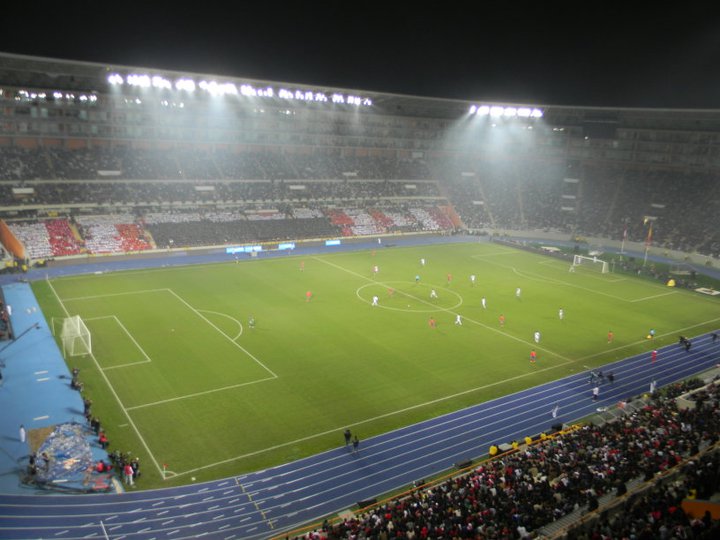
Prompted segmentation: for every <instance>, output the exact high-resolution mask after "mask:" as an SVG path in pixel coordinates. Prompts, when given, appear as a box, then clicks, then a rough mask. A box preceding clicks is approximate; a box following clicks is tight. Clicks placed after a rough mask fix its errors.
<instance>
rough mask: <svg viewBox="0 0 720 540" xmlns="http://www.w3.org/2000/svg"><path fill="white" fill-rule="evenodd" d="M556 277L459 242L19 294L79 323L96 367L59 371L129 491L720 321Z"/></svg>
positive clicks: (255, 462) (482, 395)
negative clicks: (132, 477) (121, 466)
mask: <svg viewBox="0 0 720 540" xmlns="http://www.w3.org/2000/svg"><path fill="white" fill-rule="evenodd" d="M421 258H424V259H425V260H426V265H425V266H421V262H420V260H421ZM301 263H303V264H302V267H303V268H302V269H301ZM376 265H377V267H378V272H377V274H375V273H374V272H373V267H374V266H376ZM568 269H569V264H568V263H566V262H563V261H561V260H558V259H554V258H549V257H543V256H539V255H533V254H530V253H526V252H522V251H517V250H514V249H511V248H507V247H504V246H498V245H493V244H487V243H473V244H449V245H437V246H424V247H414V248H382V249H378V250H376V251H373V252H371V251H363V252H351V253H337V254H327V255H321V256H305V257H300V256H287V257H282V258H274V259H268V260H257V261H247V262H242V263H239V264H236V263H233V262H231V263H225V264H215V265H204V266H188V267H182V268H175V269H170V268H159V269H154V270H145V271H131V272H118V273H110V274H103V275H89V276H77V277H68V278H60V279H55V280H52V281H50V282H48V281H40V282H36V283H35V284H34V285H33V288H34V290H35V294H36V295H37V297H38V299H39V301H40V303H41V306H42V308H43V311H44V313H45V315H46V317H47V318H48V320H49V321H51V320H52V318H55V319H58V318H62V317H65V316H67V315H68V314H70V315H76V314H77V315H80V316H81V317H82V318H83V319H84V320H85V321H86V324H87V326H88V328H89V329H90V331H91V333H92V337H93V355H91V356H90V355H88V356H81V357H74V358H71V359H69V360H68V364H69V366H70V367H74V366H77V367H79V368H80V370H81V379H82V380H83V381H84V383H85V389H86V393H87V394H88V395H89V397H90V398H91V399H92V400H93V402H94V405H93V412H94V413H95V414H96V415H97V416H98V417H99V418H100V419H101V421H102V422H103V425H104V427H105V429H106V431H107V432H108V435H109V438H110V441H111V449H114V448H118V449H120V450H125V451H131V452H132V453H133V454H135V455H138V456H140V458H141V463H142V470H143V473H144V477H143V480H142V482H141V485H142V487H159V486H168V485H175V484H178V483H187V482H190V481H191V478H196V479H197V481H200V480H207V479H210V478H218V477H222V476H228V475H232V474H238V473H241V472H245V471H249V470H255V469H258V468H262V467H267V466H272V465H277V464H279V463H283V462H286V461H290V460H294V459H298V458H301V457H304V456H307V455H310V454H312V453H315V452H318V451H322V450H326V449H328V448H332V447H334V446H337V445H339V444H342V431H343V430H344V429H345V428H346V427H351V429H352V430H353V432H354V433H357V434H358V435H359V436H360V438H368V437H370V436H373V435H376V434H379V433H382V432H385V431H388V430H391V429H394V428H399V427H401V426H404V425H407V424H409V423H412V422H417V421H420V420H423V419H427V418H430V417H433V416H437V415H439V414H442V413H446V412H449V411H453V410H456V409H458V408H461V407H464V406H468V405H472V404H475V403H478V402H481V401H484V400H488V399H492V398H494V397H497V396H499V395H504V394H507V393H510V392H514V391H517V390H520V389H522V388H526V387H530V386H533V385H537V384H539V383H542V382H544V381H547V380H551V379H556V378H560V377H563V376H566V375H568V374H570V373H572V372H577V371H582V370H584V369H586V368H585V366H597V365H601V364H603V363H606V362H609V361H611V360H614V359H617V358H623V357H626V356H628V355H631V354H636V353H639V352H642V351H647V350H649V349H650V348H652V347H653V346H659V345H661V344H667V343H670V342H674V341H676V339H677V335H678V334H679V333H680V332H683V333H685V334H686V335H695V334H698V333H701V332H704V331H708V330H710V329H714V328H717V327H718V321H719V320H720V317H719V316H718V302H717V301H716V300H714V299H711V298H708V297H705V296H702V295H699V294H697V293H694V292H689V291H684V290H676V289H672V288H668V287H664V286H663V285H662V284H660V283H655V282H649V281H643V280H638V279H634V278H629V277H626V276H620V275H617V274H604V275H603V274H601V273H600V272H599V266H596V267H580V268H578V270H577V271H576V272H568ZM448 274H452V280H448ZM472 274H475V275H476V276H477V279H476V283H475V284H474V285H473V284H472V283H471V280H470V276H471V275H472ZM416 275H419V276H420V280H419V282H416ZM518 287H520V288H521V290H522V293H521V295H520V297H519V298H518V297H517V296H516V288H518ZM432 289H434V290H435V291H436V293H437V298H431V290H432ZM307 291H311V292H312V297H311V299H310V301H308V300H307V297H306V293H307ZM373 296H377V297H378V304H379V305H378V306H377V307H373V306H371V302H372V298H373ZM482 297H485V298H486V301H487V309H483V307H482V306H481V298H482ZM561 308H562V309H563V310H564V319H563V320H560V318H559V315H558V311H559V309H561ZM457 314H459V315H461V317H462V325H456V324H455V319H456V315H457ZM501 314H502V315H504V316H505V324H504V326H502V327H501V326H500V323H499V317H500V315H501ZM251 317H253V318H254V319H255V321H256V324H255V327H254V328H250V327H249V324H248V322H249V320H250V318H251ZM431 317H432V318H433V319H434V320H435V321H436V323H437V327H436V328H431V327H430V325H429V324H428V323H429V319H430V318H431ZM650 328H654V329H655V330H656V332H657V335H658V337H657V338H656V339H655V342H654V343H652V344H651V343H649V342H648V341H647V340H646V339H645V336H646V334H647V333H648V330H649V329H650ZM609 330H612V331H613V332H614V335H615V339H614V341H613V342H612V343H608V342H607V333H608V331H609ZM535 331H539V332H540V333H541V340H540V343H539V344H536V343H535V342H534V340H533V334H534V332H535ZM532 349H535V350H536V351H537V353H538V362H537V364H535V365H531V364H530V362H529V354H530V351H531V350H532Z"/></svg>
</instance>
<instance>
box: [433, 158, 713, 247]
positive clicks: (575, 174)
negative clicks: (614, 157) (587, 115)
mask: <svg viewBox="0 0 720 540" xmlns="http://www.w3.org/2000/svg"><path fill="white" fill-rule="evenodd" d="M445 165H446V167H447V170H448V171H449V173H450V174H449V176H448V177H447V178H449V179H450V180H449V181H448V182H447V183H446V184H445V186H446V188H447V190H448V193H449V197H450V199H451V201H452V202H453V204H454V205H455V208H456V210H457V211H458V213H459V214H460V215H461V216H462V218H463V222H464V223H465V225H466V227H468V228H471V229H487V230H497V229H500V230H520V229H544V230H555V231H558V232H563V233H567V234H575V235H580V236H599V237H606V238H611V239H615V240H621V239H622V238H623V235H624V233H625V231H627V238H628V239H629V240H632V241H637V242H643V241H646V240H647V238H648V236H649V235H650V232H649V224H650V223H652V224H653V230H652V234H651V235H650V236H651V241H652V245H655V246H663V247H665V248H667V249H677V250H682V251H686V252H694V251H697V252H699V253H702V254H706V255H713V256H716V257H717V256H720V198H719V197H717V196H716V193H717V188H716V183H717V181H716V178H715V176H713V175H712V174H708V173H697V172H693V173H691V172H681V171H661V170H641V169H630V168H626V167H619V166H613V165H607V164H598V163H594V164H586V165H584V166H582V167H576V168H567V167H566V166H565V164H564V163H563V164H560V163H553V162H543V161H539V160H538V161H536V162H522V161H519V162H513V163H483V164H477V163H476V164H472V163H463V164H462V166H461V164H459V163H446V164H445Z"/></svg>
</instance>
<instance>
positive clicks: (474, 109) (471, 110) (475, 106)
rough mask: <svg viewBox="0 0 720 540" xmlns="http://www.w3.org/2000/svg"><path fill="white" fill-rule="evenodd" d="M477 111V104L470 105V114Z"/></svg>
mask: <svg viewBox="0 0 720 540" xmlns="http://www.w3.org/2000/svg"><path fill="white" fill-rule="evenodd" d="M476 112H477V105H472V106H471V107H470V114H475V113H476Z"/></svg>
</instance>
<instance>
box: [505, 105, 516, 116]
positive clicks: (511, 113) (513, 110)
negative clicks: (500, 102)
mask: <svg viewBox="0 0 720 540" xmlns="http://www.w3.org/2000/svg"><path fill="white" fill-rule="evenodd" d="M503 114H504V115H505V116H509V117H513V116H517V109H516V108H515V107H505V110H504V111H503Z"/></svg>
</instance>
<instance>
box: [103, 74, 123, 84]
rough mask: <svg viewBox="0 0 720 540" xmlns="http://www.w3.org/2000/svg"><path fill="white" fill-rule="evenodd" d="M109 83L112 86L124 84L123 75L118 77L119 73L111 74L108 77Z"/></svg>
mask: <svg viewBox="0 0 720 540" xmlns="http://www.w3.org/2000/svg"><path fill="white" fill-rule="evenodd" d="M107 81H108V82H109V83H110V84H122V83H123V82H125V81H124V80H123V78H122V75H118V74H117V73H111V74H110V75H108V78H107Z"/></svg>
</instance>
